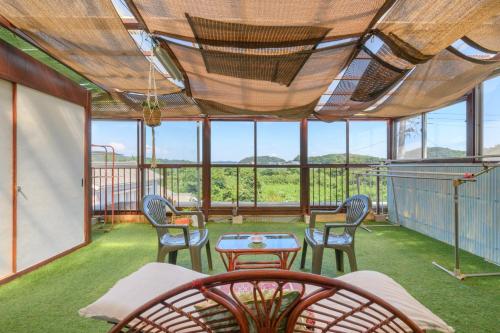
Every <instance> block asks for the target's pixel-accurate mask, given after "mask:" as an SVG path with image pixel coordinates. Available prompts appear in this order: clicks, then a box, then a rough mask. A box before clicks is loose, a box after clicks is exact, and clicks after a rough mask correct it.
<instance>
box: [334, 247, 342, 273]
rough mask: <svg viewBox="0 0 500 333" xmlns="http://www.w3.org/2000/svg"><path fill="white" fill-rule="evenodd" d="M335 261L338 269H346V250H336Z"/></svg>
mask: <svg viewBox="0 0 500 333" xmlns="http://www.w3.org/2000/svg"><path fill="white" fill-rule="evenodd" d="M335 262H336V264H337V271H339V272H343V271H344V252H342V251H341V250H335Z"/></svg>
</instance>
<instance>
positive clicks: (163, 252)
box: [156, 247, 168, 262]
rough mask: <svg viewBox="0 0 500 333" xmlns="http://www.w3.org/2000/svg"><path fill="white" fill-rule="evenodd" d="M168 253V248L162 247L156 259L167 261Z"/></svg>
mask: <svg viewBox="0 0 500 333" xmlns="http://www.w3.org/2000/svg"><path fill="white" fill-rule="evenodd" d="M167 253H168V251H167V249H165V248H162V247H160V248H158V253H157V255H156V261H157V262H165V257H166V256H167Z"/></svg>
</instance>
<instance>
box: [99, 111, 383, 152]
mask: <svg viewBox="0 0 500 333" xmlns="http://www.w3.org/2000/svg"><path fill="white" fill-rule="evenodd" d="M136 126H137V125H136V122H134V121H102V120H96V121H93V122H92V142H93V143H94V144H109V145H112V146H113V147H115V149H116V151H117V153H120V154H124V155H128V156H135V155H136V154H137V152H136V136H137V127H136ZM197 127H198V123H197V122H187V121H165V122H163V123H162V125H161V126H160V127H157V128H156V129H155V131H156V154H157V157H159V158H165V159H171V160H174V159H175V160H189V161H193V162H195V161H196V159H197V154H196V136H197ZM253 132H254V129H253V122H243V121H213V122H212V161H219V162H222V161H235V162H237V161H240V160H242V159H243V158H246V157H249V156H253V150H254V147H253ZM345 133H346V132H345V123H344V122H334V123H324V122H320V121H312V122H310V123H309V140H308V142H309V146H308V150H309V155H310V156H319V155H326V154H333V153H337V154H339V153H345V142H346V140H345V135H346V134H345ZM200 134H201V125H200ZM385 135H386V124H385V122H351V143H350V144H351V153H355V154H364V155H372V156H378V157H385V154H386V145H387V144H386V141H385V140H386V138H385ZM299 140H300V128H299V123H298V122H259V123H258V124H257V154H258V156H276V157H280V158H282V159H284V160H287V161H290V160H293V159H294V158H295V157H296V156H297V155H299V152H300V142H299ZM146 146H147V155H148V156H151V149H150V147H151V129H150V128H147V129H146Z"/></svg>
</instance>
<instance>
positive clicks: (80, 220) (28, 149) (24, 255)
mask: <svg viewBox="0 0 500 333" xmlns="http://www.w3.org/2000/svg"><path fill="white" fill-rule="evenodd" d="M84 119H85V112H84V108H83V107H82V106H79V105H76V104H73V103H70V102H66V101H64V100H61V99H59V98H56V97H53V96H49V95H47V94H44V93H41V92H39V91H36V90H33V89H30V88H27V87H24V86H21V85H18V88H17V124H18V125H17V185H18V189H19V191H18V195H17V235H18V236H17V266H18V270H22V269H26V268H28V267H30V266H33V265H35V264H37V263H39V262H41V261H43V260H46V259H49V258H51V257H53V256H55V255H58V254H60V253H61V252H64V251H66V250H68V249H70V248H73V247H75V246H77V245H79V244H81V243H83V242H84V188H83V186H82V179H83V175H84V165H83V163H84V160H83V158H84V157H83V156H84Z"/></svg>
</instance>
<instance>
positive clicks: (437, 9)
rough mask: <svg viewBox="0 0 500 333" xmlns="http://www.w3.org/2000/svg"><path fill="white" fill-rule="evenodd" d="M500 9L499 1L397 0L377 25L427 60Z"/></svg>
mask: <svg viewBox="0 0 500 333" xmlns="http://www.w3.org/2000/svg"><path fill="white" fill-rule="evenodd" d="M499 12H500V1H498V0H433V1H429V0H398V1H396V2H395V3H394V5H393V6H392V7H391V8H390V9H389V11H388V12H387V13H386V14H385V15H384V16H383V17H382V19H381V20H380V21H379V22H378V24H377V25H376V28H377V29H379V30H380V31H382V32H383V33H384V34H385V35H386V36H388V38H390V39H392V40H393V42H394V43H395V44H397V45H398V46H399V47H400V49H401V51H402V52H406V53H409V54H411V55H413V56H414V57H415V56H416V57H417V58H421V59H420V60H421V61H422V62H425V61H426V60H429V57H430V56H433V55H436V54H438V53H439V52H441V51H442V50H443V49H445V48H446V47H448V46H449V45H451V44H452V43H453V42H454V41H456V40H457V39H459V38H461V37H462V36H464V35H466V34H467V33H469V32H470V31H471V30H473V29H474V28H476V27H478V26H480V25H481V24H482V23H483V22H485V21H488V20H489V19H491V18H492V17H493V16H495V15H497V14H498V13H499ZM497 38H498V33H497Z"/></svg>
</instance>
